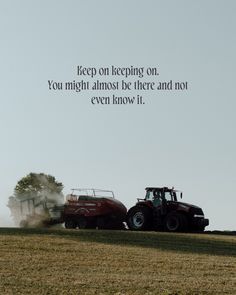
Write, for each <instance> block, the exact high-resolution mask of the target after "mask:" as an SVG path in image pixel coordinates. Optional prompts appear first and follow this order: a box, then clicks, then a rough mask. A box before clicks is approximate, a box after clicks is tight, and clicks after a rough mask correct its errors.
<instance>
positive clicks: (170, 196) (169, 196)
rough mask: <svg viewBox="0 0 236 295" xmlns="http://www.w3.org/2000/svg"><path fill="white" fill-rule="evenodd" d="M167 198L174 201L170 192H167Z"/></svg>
mask: <svg viewBox="0 0 236 295" xmlns="http://www.w3.org/2000/svg"><path fill="white" fill-rule="evenodd" d="M165 199H166V201H172V200H173V198H172V194H171V193H170V192H165Z"/></svg>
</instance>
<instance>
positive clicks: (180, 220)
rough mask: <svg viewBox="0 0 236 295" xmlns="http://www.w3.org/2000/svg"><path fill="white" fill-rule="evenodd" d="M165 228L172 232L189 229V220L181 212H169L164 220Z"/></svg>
mask: <svg viewBox="0 0 236 295" xmlns="http://www.w3.org/2000/svg"><path fill="white" fill-rule="evenodd" d="M164 225H165V229H166V230H167V231H170V232H185V231H187V230H188V220H187V218H186V216H184V215H183V214H181V213H177V212H173V213H169V214H168V215H167V216H166V218H165V221H164Z"/></svg>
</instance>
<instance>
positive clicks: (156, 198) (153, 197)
mask: <svg viewBox="0 0 236 295" xmlns="http://www.w3.org/2000/svg"><path fill="white" fill-rule="evenodd" d="M145 199H146V201H151V202H152V203H153V206H154V207H157V206H160V205H161V204H162V198H161V193H160V192H159V191H147V194H146V197H145Z"/></svg>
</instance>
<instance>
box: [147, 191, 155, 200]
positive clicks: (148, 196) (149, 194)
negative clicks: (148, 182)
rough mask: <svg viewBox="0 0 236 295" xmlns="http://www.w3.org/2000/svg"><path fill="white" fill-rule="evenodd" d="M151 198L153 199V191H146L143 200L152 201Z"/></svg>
mask: <svg viewBox="0 0 236 295" xmlns="http://www.w3.org/2000/svg"><path fill="white" fill-rule="evenodd" d="M153 199H154V196H153V192H152V191H147V193H146V197H145V200H146V201H151V202H152V201H153Z"/></svg>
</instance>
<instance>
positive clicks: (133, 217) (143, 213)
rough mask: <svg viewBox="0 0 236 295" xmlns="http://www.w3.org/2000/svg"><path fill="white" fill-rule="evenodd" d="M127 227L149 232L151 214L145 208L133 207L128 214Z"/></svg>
mask: <svg viewBox="0 0 236 295" xmlns="http://www.w3.org/2000/svg"><path fill="white" fill-rule="evenodd" d="M127 225H128V227H129V229H131V230H148V229H150V227H151V213H150V210H149V209H148V208H145V207H138V206H136V207H133V208H131V209H130V210H129V212H128V214H127Z"/></svg>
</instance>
